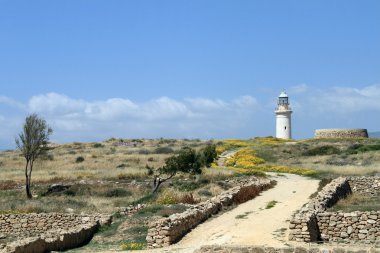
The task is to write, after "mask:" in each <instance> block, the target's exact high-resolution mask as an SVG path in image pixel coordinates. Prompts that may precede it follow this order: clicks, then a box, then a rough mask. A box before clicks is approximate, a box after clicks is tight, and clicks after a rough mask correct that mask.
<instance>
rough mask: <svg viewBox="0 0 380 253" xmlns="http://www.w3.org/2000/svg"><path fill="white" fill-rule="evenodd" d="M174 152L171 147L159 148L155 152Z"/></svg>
mask: <svg viewBox="0 0 380 253" xmlns="http://www.w3.org/2000/svg"><path fill="white" fill-rule="evenodd" d="M173 152H174V150H173V149H172V148H171V147H158V148H156V149H155V150H154V153H156V154H171V153H173Z"/></svg>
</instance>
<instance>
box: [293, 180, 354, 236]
mask: <svg viewBox="0 0 380 253" xmlns="http://www.w3.org/2000/svg"><path fill="white" fill-rule="evenodd" d="M350 193H351V188H350V185H349V182H348V179H347V178H343V177H340V178H337V179H335V180H333V181H332V182H331V183H329V184H328V185H326V186H325V187H324V188H323V189H322V190H321V191H320V192H318V194H317V196H316V197H314V198H313V199H311V200H310V201H309V203H308V204H307V205H306V206H305V207H303V208H302V209H301V210H300V211H299V212H297V213H296V214H295V215H294V216H293V217H292V219H291V220H290V225H289V240H290V241H299V242H316V241H320V240H321V233H320V230H319V227H318V216H317V215H318V213H320V212H324V211H326V209H327V208H328V207H331V206H332V205H334V204H335V203H336V202H337V201H338V200H339V199H341V198H345V197H346V196H347V195H348V194H350Z"/></svg>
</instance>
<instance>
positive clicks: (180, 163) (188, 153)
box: [147, 148, 202, 192]
mask: <svg viewBox="0 0 380 253" xmlns="http://www.w3.org/2000/svg"><path fill="white" fill-rule="evenodd" d="M201 167H202V163H201V161H200V159H199V154H197V153H196V151H195V150H194V149H191V148H183V149H182V150H181V151H180V152H179V153H178V154H177V155H174V156H171V157H169V158H167V159H166V160H165V165H164V166H162V167H160V168H158V169H156V170H155V173H153V174H154V180H153V187H154V188H153V192H156V191H157V190H158V188H159V187H160V185H161V184H162V183H163V182H165V181H167V180H169V179H171V178H172V177H174V176H175V175H176V174H177V173H179V172H183V173H189V174H201V173H202V169H201ZM147 169H148V171H149V170H150V171H153V170H154V169H153V168H151V167H148V166H147Z"/></svg>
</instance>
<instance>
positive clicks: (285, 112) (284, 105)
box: [275, 91, 293, 139]
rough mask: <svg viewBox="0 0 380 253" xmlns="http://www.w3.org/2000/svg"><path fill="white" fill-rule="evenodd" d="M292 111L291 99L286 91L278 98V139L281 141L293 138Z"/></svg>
mask: <svg viewBox="0 0 380 253" xmlns="http://www.w3.org/2000/svg"><path fill="white" fill-rule="evenodd" d="M292 112H293V111H292V109H291V108H290V106H289V97H288V94H286V92H285V91H283V92H281V94H280V96H278V102H277V108H276V111H275V113H276V137H277V138H281V139H291V138H292V124H291V121H292V120H291V115H292Z"/></svg>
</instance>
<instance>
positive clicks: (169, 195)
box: [156, 191, 178, 205]
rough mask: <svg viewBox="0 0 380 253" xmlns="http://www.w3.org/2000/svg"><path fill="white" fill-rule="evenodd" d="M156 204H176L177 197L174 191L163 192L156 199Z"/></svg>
mask: <svg viewBox="0 0 380 253" xmlns="http://www.w3.org/2000/svg"><path fill="white" fill-rule="evenodd" d="M156 202H157V204H160V205H172V204H177V203H178V196H177V194H176V193H175V192H174V191H165V192H164V193H163V194H162V195H160V196H159V197H158V198H157V201H156Z"/></svg>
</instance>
